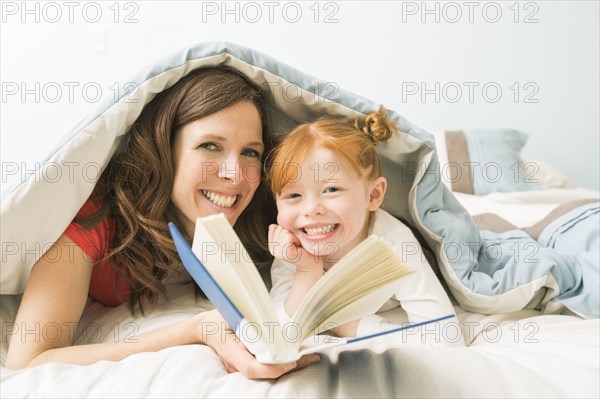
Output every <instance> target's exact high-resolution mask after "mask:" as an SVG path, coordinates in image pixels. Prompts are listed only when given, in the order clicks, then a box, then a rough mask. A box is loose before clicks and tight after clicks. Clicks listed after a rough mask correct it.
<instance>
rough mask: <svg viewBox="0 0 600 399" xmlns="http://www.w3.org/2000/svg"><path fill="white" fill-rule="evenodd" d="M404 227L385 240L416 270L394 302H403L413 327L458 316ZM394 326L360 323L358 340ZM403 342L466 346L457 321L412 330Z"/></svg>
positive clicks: (380, 322)
mask: <svg viewBox="0 0 600 399" xmlns="http://www.w3.org/2000/svg"><path fill="white" fill-rule="evenodd" d="M403 227H404V229H399V230H398V231H397V232H396V233H394V235H393V236H392V237H386V239H387V240H388V241H389V242H390V244H391V245H392V247H393V248H394V249H395V250H396V252H397V253H398V254H399V255H400V257H401V259H402V261H403V262H404V263H406V264H407V265H409V266H410V267H411V268H412V269H413V273H411V274H409V275H407V276H405V277H403V278H402V279H401V281H400V283H399V284H400V285H399V288H398V290H397V291H396V294H395V299H397V300H398V301H399V302H400V306H401V307H402V309H403V310H404V311H405V312H406V314H407V316H408V322H409V323H410V324H413V323H419V322H423V321H427V320H431V319H436V318H439V317H442V316H446V315H449V314H452V315H455V312H454V308H453V307H452V304H451V302H450V298H448V295H447V294H446V291H444V288H443V287H442V285H441V283H440V282H439V280H438V278H437V277H436V275H435V273H434V272H433V270H432V269H431V266H429V263H428V262H427V260H426V259H425V255H424V253H423V250H422V249H421V246H420V244H419V242H418V241H417V239H416V238H415V236H414V235H413V234H412V232H411V231H410V230H409V229H408V228H407V227H406V226H403ZM380 319H381V320H380ZM394 326H395V325H393V324H391V323H388V322H386V321H385V319H383V318H381V317H380V316H377V317H367V318H364V319H362V320H361V321H360V323H359V326H358V330H357V336H358V334H359V333H360V335H367V334H372V333H375V332H382V331H385V330H388V329H391V328H394ZM394 337H396V335H394ZM401 339H402V343H403V344H415V345H424V344H425V345H427V346H437V345H452V346H463V345H464V340H463V337H462V334H460V328H458V321H457V319H456V317H454V318H450V319H446V320H443V321H441V322H437V323H432V324H427V325H424V326H421V327H417V328H409V329H407V330H405V331H404V332H403V333H402V337H401Z"/></svg>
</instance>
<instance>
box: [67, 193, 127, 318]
mask: <svg viewBox="0 0 600 399" xmlns="http://www.w3.org/2000/svg"><path fill="white" fill-rule="evenodd" d="M101 206H102V201H101V200H96V201H94V200H92V198H90V199H88V200H87V201H86V203H85V204H83V206H82V207H81V209H80V210H79V212H78V213H77V217H85V216H90V215H93V214H94V213H96V212H97V211H98V209H100V207H101ZM65 234H66V235H67V237H69V239H71V241H73V242H74V243H75V245H77V246H78V247H79V248H81V249H82V250H83V252H84V253H85V254H86V255H87V256H88V258H89V259H91V260H92V261H93V262H94V266H93V270H92V280H91V281H90V289H89V296H90V297H92V298H93V299H94V300H96V301H98V302H100V303H102V304H104V305H108V306H117V305H120V304H121V303H123V302H126V301H127V300H128V299H129V286H128V284H127V282H126V281H125V280H124V279H123V278H119V285H118V289H119V291H120V293H121V297H122V299H119V296H118V295H117V291H116V290H115V287H116V286H115V281H116V280H117V270H116V266H115V265H114V263H113V262H112V261H111V260H101V259H102V258H104V256H105V255H106V253H107V251H108V250H109V249H110V247H111V245H112V243H113V241H114V238H115V221H114V220H113V219H112V218H111V217H109V215H106V217H105V218H104V219H103V220H102V221H101V222H100V223H98V225H97V226H96V227H94V228H92V229H90V230H84V228H83V227H81V226H80V225H79V224H78V223H76V222H71V224H70V225H69V227H67V229H66V230H65Z"/></svg>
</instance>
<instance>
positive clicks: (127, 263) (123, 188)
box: [76, 67, 274, 313]
mask: <svg viewBox="0 0 600 399" xmlns="http://www.w3.org/2000/svg"><path fill="white" fill-rule="evenodd" d="M244 101H246V102H250V103H252V104H254V105H255V106H256V108H257V109H258V112H259V114H260V116H261V121H262V128H263V142H264V144H265V152H266V151H268V150H269V148H270V140H269V135H268V123H267V116H266V97H265V96H264V95H263V94H262V92H261V90H260V88H259V87H258V86H256V85H255V84H254V83H252V82H251V81H249V80H248V79H247V78H246V77H244V76H243V75H241V74H240V73H239V72H237V71H235V70H232V69H229V68H224V67H218V68H203V69H198V70H194V71H192V72H190V73H189V74H188V75H186V76H185V77H183V78H181V79H180V80H179V81H178V82H177V83H176V84H175V85H173V86H172V87H171V88H169V89H167V90H164V91H162V92H161V93H159V94H157V95H156V97H155V98H154V99H153V100H152V101H151V102H150V103H148V104H147V105H146V106H145V107H144V109H143V110H142V113H141V114H140V116H139V117H138V119H137V120H136V121H135V122H134V124H133V125H132V127H131V129H130V131H129V134H128V135H127V137H126V138H125V141H124V142H122V143H121V145H120V147H119V149H118V150H117V152H116V154H115V155H114V156H113V158H112V159H111V160H110V162H109V163H108V166H107V168H106V170H105V172H104V173H103V176H102V178H101V181H100V187H101V188H103V189H102V190H98V193H97V196H98V197H101V198H102V200H103V207H102V209H101V210H100V211H99V212H98V213H97V214H95V215H92V216H91V217H88V218H85V219H78V220H76V222H79V223H81V224H82V225H83V226H84V227H86V228H89V227H92V226H95V225H97V224H98V223H99V222H100V221H101V220H102V219H103V218H104V217H105V216H106V214H107V213H108V214H109V215H110V217H112V218H113V219H114V221H115V238H114V242H113V244H112V247H111V249H110V250H109V252H108V254H107V258H111V260H112V261H113V263H114V264H115V265H116V266H115V267H116V268H117V270H118V274H119V275H120V276H121V277H122V278H124V279H126V281H127V282H128V284H129V287H130V290H131V294H130V296H129V302H128V306H129V309H130V311H131V312H132V313H133V312H134V311H135V309H136V306H137V307H139V309H140V311H141V312H142V313H144V304H150V305H151V306H152V305H154V304H156V302H157V301H158V298H159V296H160V294H161V293H163V294H164V293H165V286H164V284H163V281H164V280H165V279H166V278H169V277H172V276H174V275H177V274H178V273H180V272H181V271H182V270H183V269H182V266H181V262H180V260H179V256H178V254H177V251H176V249H175V246H174V244H173V241H172V239H171V235H170V233H169V229H168V226H167V222H168V221H173V222H174V223H175V224H176V225H178V226H184V225H185V223H183V221H184V220H185V217H184V216H183V214H182V213H181V212H180V211H179V210H178V209H177V208H176V207H175V205H174V204H173V202H172V201H171V192H172V189H173V181H174V176H175V160H174V158H173V144H174V142H175V135H176V134H177V132H178V130H179V129H180V128H181V127H182V126H184V125H185V124H187V123H190V122H192V121H195V120H197V119H200V118H203V117H206V116H208V115H211V114H213V113H215V112H218V111H220V110H222V109H224V108H227V107H229V106H232V105H235V104H237V103H240V102H244ZM269 204H272V199H271V197H270V195H268V194H267V190H266V187H265V184H264V183H261V184H260V186H259V187H258V189H257V191H256V193H255V194H254V197H253V199H252V201H251V202H250V204H249V205H248V207H247V208H246V209H245V210H244V211H243V212H242V214H241V215H240V217H239V219H238V220H237V222H236V224H235V226H234V228H235V230H236V232H237V233H238V235H239V236H240V239H241V240H242V242H243V243H244V245H245V246H246V248H247V249H248V252H249V253H250V255H251V256H252V257H253V259H254V260H255V262H261V261H263V262H264V261H266V260H267V259H265V257H268V253H269V251H268V248H267V243H266V233H265V232H266V231H267V229H268V223H269V222H270V220H272V218H273V215H272V212H273V211H272V209H273V208H274V206H269ZM184 234H186V233H184ZM186 235H187V234H186ZM186 238H187V239H188V240H191V237H189V236H188V237H186Z"/></svg>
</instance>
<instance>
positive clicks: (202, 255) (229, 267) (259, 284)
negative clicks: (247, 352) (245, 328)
mask: <svg viewBox="0 0 600 399" xmlns="http://www.w3.org/2000/svg"><path fill="white" fill-rule="evenodd" d="M192 249H193V252H194V254H195V255H196V256H197V257H198V259H199V260H200V261H201V262H202V264H203V265H204V266H205V267H206V269H207V270H208V271H209V273H210V274H211V276H212V277H213V278H214V279H215V281H216V282H217V284H218V285H219V286H220V287H221V289H222V290H223V291H224V292H225V293H226V295H227V296H228V297H229V299H230V300H231V301H232V302H233V303H234V304H235V306H236V307H237V308H238V309H239V311H240V312H241V313H242V315H243V316H244V318H245V319H246V320H247V321H248V322H249V323H257V327H258V329H259V331H258V334H259V335H260V336H262V337H263V338H264V339H265V340H266V341H267V342H268V343H267V346H268V347H269V349H270V350H272V351H273V352H274V353H278V352H279V353H281V352H282V351H285V348H284V347H285V345H286V343H285V342H283V341H282V340H281V339H277V337H278V336H279V337H281V331H280V330H281V326H280V325H279V324H280V323H278V318H277V313H276V310H275V307H274V305H273V303H272V301H271V298H270V297H269V292H268V291H267V287H266V286H265V283H264V282H263V280H262V278H261V277H260V273H259V272H258V270H257V269H256V266H255V265H254V263H252V259H251V258H250V255H249V254H248V252H247V251H246V249H245V248H244V246H243V244H242V242H241V241H240V239H239V237H238V236H237V234H236V233H235V231H234V230H233V227H232V226H231V225H230V224H229V222H228V221H227V218H226V217H225V215H223V214H222V213H221V214H217V215H210V216H207V217H203V218H198V220H197V221H196V232H195V234H194V242H193V247H192ZM232 328H236V327H235V326H232ZM238 337H239V338H240V339H242V340H245V338H251V339H254V338H255V336H254V335H253V336H252V337H244V336H239V335H238Z"/></svg>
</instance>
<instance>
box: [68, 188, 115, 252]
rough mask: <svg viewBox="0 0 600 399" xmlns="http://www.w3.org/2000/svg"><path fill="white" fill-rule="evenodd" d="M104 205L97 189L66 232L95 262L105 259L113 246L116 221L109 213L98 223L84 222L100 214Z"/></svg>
mask: <svg viewBox="0 0 600 399" xmlns="http://www.w3.org/2000/svg"><path fill="white" fill-rule="evenodd" d="M103 204H104V199H103V198H102V197H98V196H97V190H96V189H95V190H94V192H93V193H92V195H91V196H90V197H89V198H88V199H87V200H86V202H85V203H84V204H83V206H82V207H81V208H80V209H79V211H78V212H77V215H76V216H75V219H73V221H72V222H71V223H70V224H69V226H67V228H66V230H65V232H64V233H65V235H66V236H67V237H68V238H69V239H70V240H71V241H73V242H74V243H75V245H77V246H78V247H80V248H81V249H82V250H83V251H84V252H85V253H86V255H87V256H88V257H89V258H90V259H92V260H94V261H98V260H99V259H101V258H103V257H104V256H105V255H106V253H107V251H108V249H109V247H110V246H111V245H112V241H113V240H114V229H115V225H114V220H113V219H112V218H111V217H110V215H109V214H108V213H106V214H105V215H104V216H103V217H102V219H100V220H99V221H97V223H95V222H91V221H88V222H84V221H83V220H86V219H88V218H92V217H93V216H94V215H95V214H97V213H98V212H100V211H101V208H102V206H103ZM88 220H89V219H88ZM88 223H89V224H88Z"/></svg>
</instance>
